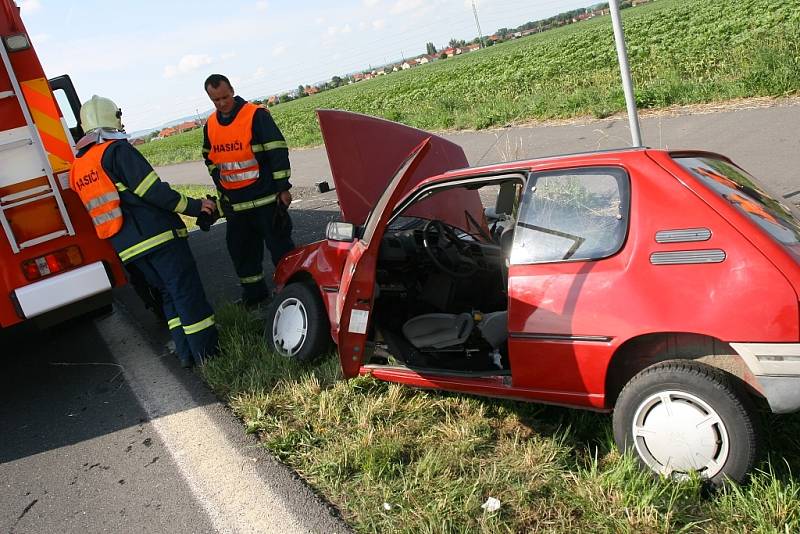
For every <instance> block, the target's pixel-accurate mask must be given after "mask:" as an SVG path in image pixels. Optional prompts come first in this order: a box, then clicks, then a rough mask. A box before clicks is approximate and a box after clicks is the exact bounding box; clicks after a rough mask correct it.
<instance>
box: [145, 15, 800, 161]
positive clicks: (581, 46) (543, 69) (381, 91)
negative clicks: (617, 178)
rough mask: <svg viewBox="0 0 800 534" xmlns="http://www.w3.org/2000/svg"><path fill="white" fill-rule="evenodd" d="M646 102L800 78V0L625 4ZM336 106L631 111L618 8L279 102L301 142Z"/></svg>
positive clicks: (450, 120)
mask: <svg viewBox="0 0 800 534" xmlns="http://www.w3.org/2000/svg"><path fill="white" fill-rule="evenodd" d="M623 19H624V25H625V32H626V38H627V41H628V50H629V56H630V62H631V68H632V72H633V78H634V84H635V86H636V98H637V101H638V103H639V106H641V107H642V108H659V107H664V106H670V105H673V104H692V103H703V102H715V101H724V100H729V99H733V98H739V97H753V96H784V95H791V94H796V93H797V92H798V89H800V0H655V1H654V2H652V3H650V4H646V5H643V6H639V7H636V8H633V9H627V10H624V11H623ZM319 108H335V109H344V110H350V111H356V112H360V113H366V114H369V115H376V116H382V117H385V118H388V119H391V120H395V121H399V122H402V123H405V124H409V125H412V126H416V127H419V128H423V129H426V130H432V131H440V130H448V129H481V128H489V127H492V126H502V125H506V124H510V123H518V122H522V121H527V120H533V119H552V118H566V117H573V116H583V115H591V116H595V117H605V116H608V115H611V114H613V113H616V112H618V111H623V110H624V109H625V101H624V96H623V93H622V87H621V84H620V81H619V70H618V67H617V59H616V52H615V48H614V41H613V33H612V29H611V19H610V17H608V16H605V17H598V18H595V19H591V20H587V21H584V22H580V23H577V24H572V25H569V26H565V27H563V28H559V29H555V30H550V31H547V32H544V33H542V34H538V35H533V36H530V37H525V38H522V39H518V40H515V41H508V42H505V43H501V44H498V45H496V46H493V47H489V48H486V49H484V50H480V51H477V52H471V53H468V54H464V55H462V56H457V57H454V58H450V59H446V60H439V61H436V62H434V63H431V64H428V65H423V66H420V67H416V68H413V69H410V70H407V71H401V72H395V73H392V74H389V75H386V76H380V77H378V78H375V79H373V80H368V81H364V82H359V83H357V84H353V85H349V86H345V87H340V88H337V89H334V90H331V91H325V92H322V93H319V94H317V95H314V96H310V97H305V98H301V99H299V100H295V101H292V102H288V103H285V104H280V105H278V106H276V107H274V108H272V112H273V115H274V116H275V120H276V122H277V123H278V125H279V126H280V127H281V129H282V131H283V133H284V135H285V136H286V138H287V140H288V142H289V145H290V147H301V146H310V145H316V144H319V143H320V142H321V137H320V133H319V128H318V125H317V122H316V118H315V115H314V110H315V109H319ZM201 143H202V132H201V131H199V130H196V131H193V132H187V133H185V134H182V135H178V136H174V137H170V138H167V139H164V140H160V141H156V142H151V143H147V144H145V145H142V146H141V147H140V149H141V151H142V153H143V154H145V156H147V157H148V158H149V159H150V161H151V162H152V163H153V164H155V165H164V164H167V163H175V162H180V161H189V160H196V159H200V145H201Z"/></svg>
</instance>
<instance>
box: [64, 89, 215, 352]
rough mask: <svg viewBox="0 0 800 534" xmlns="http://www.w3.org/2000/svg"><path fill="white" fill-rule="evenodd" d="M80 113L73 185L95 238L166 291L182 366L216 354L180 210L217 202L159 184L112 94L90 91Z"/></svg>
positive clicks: (197, 211)
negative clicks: (105, 95) (82, 133)
mask: <svg viewBox="0 0 800 534" xmlns="http://www.w3.org/2000/svg"><path fill="white" fill-rule="evenodd" d="M80 117H81V126H82V127H83V130H84V131H85V132H86V135H85V136H84V137H83V138H81V139H80V140H79V141H78V143H77V146H76V147H77V149H78V153H77V155H76V157H75V161H74V163H73V164H72V169H71V170H70V177H69V183H70V187H71V188H72V189H73V190H74V191H75V192H76V193H78V196H80V198H81V201H82V202H83V204H84V206H85V207H86V210H87V211H88V212H89V216H90V217H91V219H92V222H93V223H94V227H95V230H96V232H97V235H98V236H99V237H100V238H102V239H108V240H109V241H110V242H111V244H112V246H113V247H114V250H116V251H117V254H119V257H120V259H121V260H122V262H123V263H124V264H126V266H128V267H133V268H134V269H136V270H138V271H139V272H140V273H141V274H142V275H143V276H144V278H145V280H146V281H147V283H148V284H150V285H151V286H153V287H155V288H156V289H157V290H158V291H159V292H160V293H161V298H162V302H163V309H164V314H165V316H166V319H167V324H168V326H169V329H170V334H171V336H172V339H173V341H174V342H175V349H176V352H177V354H178V357H179V358H180V360H181V364H182V365H183V366H184V367H189V366H191V365H193V364H199V363H201V362H202V361H203V360H204V359H205V358H209V357H211V356H214V355H215V354H216V352H217V329H216V326H215V324H214V312H213V310H212V309H211V306H210V305H209V304H208V301H207V300H206V296H205V292H204V291H203V286H202V283H201V282H200V275H199V274H198V272H197V266H196V265H195V262H194V257H193V256H192V252H191V249H190V248H189V244H188V242H187V237H188V232H187V230H186V226H185V225H184V224H183V221H182V220H181V218H180V216H179V215H178V214H185V215H188V216H192V217H199V216H200V215H201V213H206V214H210V213H212V212H213V211H214V210H215V209H216V205H215V203H214V202H213V201H212V200H208V199H203V200H200V199H195V198H189V197H187V196H185V195H184V194H182V193H178V192H177V191H175V190H174V189H172V188H171V187H170V186H169V184H168V183H166V182H162V181H161V180H160V179H159V177H158V175H157V174H156V173H155V171H154V170H153V168H152V167H151V166H150V164H149V163H148V162H147V160H146V159H145V158H144V156H142V155H141V154H140V153H139V151H138V150H136V149H135V148H134V147H133V146H132V145H131V144H130V143H128V141H127V134H125V131H124V129H123V125H122V122H121V117H122V111H121V110H120V109H119V108H118V107H117V105H116V104H114V102H112V101H111V100H109V99H108V98H103V97H100V96H97V95H95V96H93V97H92V98H91V99H90V100H88V101H87V102H85V103H84V104H83V106H82V107H81V112H80Z"/></svg>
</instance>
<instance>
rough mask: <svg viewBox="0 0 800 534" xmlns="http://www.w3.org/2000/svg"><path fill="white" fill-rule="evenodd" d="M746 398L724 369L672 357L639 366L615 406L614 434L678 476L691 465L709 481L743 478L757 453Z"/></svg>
mask: <svg viewBox="0 0 800 534" xmlns="http://www.w3.org/2000/svg"><path fill="white" fill-rule="evenodd" d="M757 426H758V425H757V418H756V414H755V409H754V407H753V404H752V402H751V400H750V398H749V397H748V396H747V394H746V393H744V392H743V391H741V388H739V387H737V386H736V385H735V384H734V383H733V382H732V381H731V379H730V377H729V376H728V375H726V374H725V373H724V372H722V371H720V370H719V369H716V368H713V367H710V366H708V365H705V364H702V363H699V362H694V361H688V360H675V361H667V362H662V363H659V364H656V365H653V366H651V367H648V368H647V369H645V370H643V371H642V372H640V373H639V374H638V375H636V376H635V377H633V379H632V380H631V381H630V382H628V384H627V385H626V386H625V388H624V389H623V390H622V393H620V396H619V398H618V399H617V405H616V407H615V408H614V440H615V441H616V443H617V446H618V447H619V448H620V449H621V450H628V451H632V452H634V453H635V454H636V456H637V457H638V458H639V460H640V461H641V462H642V463H643V464H644V465H645V466H646V467H648V468H649V469H651V470H652V471H654V472H655V473H657V474H660V475H664V476H675V477H678V478H680V477H684V476H686V475H688V473H689V472H691V471H695V472H697V473H698V474H699V475H700V476H701V477H703V478H705V479H708V480H709V481H710V482H711V483H712V484H714V485H720V484H722V483H724V482H725V481H726V479H731V480H734V481H737V482H742V481H743V480H744V479H745V478H746V476H747V473H748V472H749V471H750V469H752V467H753V464H754V463H755V461H756V458H757V456H758V429H757Z"/></svg>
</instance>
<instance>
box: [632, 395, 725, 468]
mask: <svg viewBox="0 0 800 534" xmlns="http://www.w3.org/2000/svg"><path fill="white" fill-rule="evenodd" d="M633 439H634V443H635V445H636V450H637V452H638V453H639V456H641V458H642V459H643V460H644V461H645V463H646V464H647V465H648V466H649V467H650V468H651V469H652V470H653V471H655V472H657V473H660V474H662V475H672V474H678V475H685V474H686V473H688V472H689V471H692V470H694V471H697V472H698V473H700V475H701V476H703V477H706V478H712V477H714V476H715V475H716V474H717V473H719V472H720V470H722V467H723V466H724V465H725V460H726V459H727V457H728V451H729V448H730V439H729V436H728V429H727V428H725V424H724V423H723V422H722V419H721V418H720V416H719V414H717V412H716V411H714V410H713V409H712V408H711V406H709V405H708V403H706V402H705V401H703V400H702V399H700V398H698V397H696V396H694V395H692V394H690V393H686V392H683V391H662V392H659V393H656V394H655V395H651V396H650V397H648V398H647V399H646V400H645V401H644V402H643V403H642V404H640V405H639V408H638V409H637V410H636V414H635V415H634V417H633Z"/></svg>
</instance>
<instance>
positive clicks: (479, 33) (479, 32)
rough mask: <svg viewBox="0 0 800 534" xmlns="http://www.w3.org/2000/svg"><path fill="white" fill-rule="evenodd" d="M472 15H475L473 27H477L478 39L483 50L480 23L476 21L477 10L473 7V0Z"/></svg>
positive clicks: (473, 5)
mask: <svg viewBox="0 0 800 534" xmlns="http://www.w3.org/2000/svg"><path fill="white" fill-rule="evenodd" d="M472 13H473V14H474V15H475V26H477V27H478V37H479V38H480V41H479V42H480V44H481V48H483V33H481V23H480V22H479V21H478V8H477V7H476V6H475V0H472Z"/></svg>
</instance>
